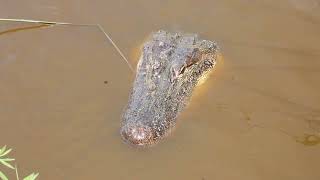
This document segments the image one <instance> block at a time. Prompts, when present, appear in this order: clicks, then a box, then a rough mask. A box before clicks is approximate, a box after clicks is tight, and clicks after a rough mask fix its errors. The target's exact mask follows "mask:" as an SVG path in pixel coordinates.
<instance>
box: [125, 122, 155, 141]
mask: <svg viewBox="0 0 320 180" xmlns="http://www.w3.org/2000/svg"><path fill="white" fill-rule="evenodd" d="M120 133H121V136H122V138H123V139H124V140H125V141H126V142H127V143H129V144H132V145H137V146H145V145H148V144H153V143H154V142H153V141H154V132H153V130H152V128H151V127H149V126H141V125H131V126H123V127H122V128H121V130H120Z"/></svg>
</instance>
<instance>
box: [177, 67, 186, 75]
mask: <svg viewBox="0 0 320 180" xmlns="http://www.w3.org/2000/svg"><path fill="white" fill-rule="evenodd" d="M185 70H186V66H182V67H181V69H180V71H179V75H180V74H183V73H184V71H185Z"/></svg>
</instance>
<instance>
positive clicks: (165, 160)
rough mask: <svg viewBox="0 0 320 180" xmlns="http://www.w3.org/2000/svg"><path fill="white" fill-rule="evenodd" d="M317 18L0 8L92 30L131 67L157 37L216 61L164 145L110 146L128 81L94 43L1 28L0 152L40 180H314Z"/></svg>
mask: <svg viewBox="0 0 320 180" xmlns="http://www.w3.org/2000/svg"><path fill="white" fill-rule="evenodd" d="M319 6H320V2H319V1H316V0H306V1H298V0H281V1H266V0H261V1H240V0H238V1H236V0H230V1H225V0H216V1H207V0H206V1H205V0H203V1H191V0H188V1H182V0H180V1H168V0H165V1H160V0H157V1H147V0H136V1H123V0H121V1H106V0H105V1H102V0H99V1H95V2H93V1H75V0H71V1H48V0H41V1H40V0H35V1H32V2H29V1H9V0H4V1H3V2H1V6H0V18H26V19H40V20H52V21H67V22H73V23H100V24H101V25H102V26H103V27H104V28H105V29H106V31H107V32H108V33H109V34H110V35H111V36H112V38H113V39H114V41H115V42H116V43H117V44H118V46H119V47H120V48H121V50H122V51H123V52H124V54H125V55H126V56H127V57H128V58H129V59H130V63H132V64H133V65H135V64H136V62H137V58H138V50H137V47H138V46H140V45H141V44H142V43H143V40H144V39H145V37H146V36H148V35H149V33H150V32H152V31H155V30H158V29H160V28H162V29H166V30H178V31H186V32H197V33H199V34H200V35H201V37H203V38H205V39H210V40H216V41H217V42H218V43H219V44H220V46H221V49H222V55H223V56H222V58H221V59H220V60H219V61H218V63H217V66H216V69H215V70H214V72H212V73H211V74H210V77H209V78H207V80H206V82H205V83H204V84H203V85H201V86H199V87H198V89H197V91H196V92H195V94H194V96H193V97H192V100H191V104H190V105H189V106H188V108H187V109H186V110H185V111H184V113H183V114H181V116H180V118H179V123H178V125H177V128H176V130H175V131H174V133H173V134H172V135H171V136H170V137H168V138H167V139H165V140H164V141H163V142H161V143H160V144H158V145H157V146H155V147H152V148H149V149H136V148H132V147H130V146H128V145H126V144H124V143H123V142H122V140H121V138H120V135H119V126H120V116H121V113H122V112H123V108H124V107H125V105H126V103H127V100H128V94H129V91H130V88H131V85H132V81H133V79H134V74H133V73H132V72H131V71H130V69H129V68H128V66H127V65H126V63H125V62H124V61H123V59H121V57H120V56H119V54H117V52H116V51H115V50H114V48H113V47H112V45H111V44H110V43H109V42H107V41H106V39H105V37H104V36H103V34H102V33H101V32H99V31H98V30H97V29H95V28H91V27H66V26H54V27H33V28H30V26H34V24H33V25H32V24H26V23H1V25H0V30H1V31H0V124H1V135H0V146H2V145H5V144H6V145H8V146H9V147H11V148H13V153H12V154H11V156H12V157H14V158H16V162H17V164H18V166H19V167H20V168H19V169H20V174H21V176H22V175H27V174H28V173H31V172H33V171H35V172H39V173H40V177H39V179H68V180H70V179H122V180H147V179H153V180H156V179H159V180H160V179H174V180H176V179H184V180H210V179H224V180H228V179H230V180H231V179H245V180H250V179H252V180H257V179H261V180H267V179H273V180H277V179H279V180H284V179H288V180H301V179H305V180H319V179H320V171H319V166H320V140H319V139H320V137H319V136H320V83H319V82H320V46H319V42H320V33H319V32H320V7H319ZM0 170H3V171H5V172H8V175H12V176H13V174H12V173H11V172H9V171H7V170H4V169H3V167H2V166H1V167H0Z"/></svg>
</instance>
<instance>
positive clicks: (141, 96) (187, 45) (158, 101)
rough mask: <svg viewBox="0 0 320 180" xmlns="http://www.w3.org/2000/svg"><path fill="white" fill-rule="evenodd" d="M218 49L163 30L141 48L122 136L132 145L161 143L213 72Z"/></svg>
mask: <svg viewBox="0 0 320 180" xmlns="http://www.w3.org/2000/svg"><path fill="white" fill-rule="evenodd" d="M218 51H219V48H218V46H217V44H216V43H215V42H213V41H208V40H202V39H200V38H199V37H198V35H196V34H189V33H181V32H167V31H163V30H160V31H158V32H154V33H152V34H151V36H150V37H149V39H148V40H147V41H146V42H145V43H144V45H143V47H142V53H141V56H140V59H139V62H138V64H137V72H136V76H135V80H134V84H133V88H132V91H131V94H130V97H129V101H128V104H127V106H126V108H125V110H124V113H123V115H122V122H121V128H120V134H121V136H122V138H123V139H124V141H125V142H127V143H128V144H131V145H135V146H140V147H146V146H151V145H154V144H156V143H158V142H159V141H160V140H161V139H163V138H164V137H166V136H167V135H168V134H170V132H172V129H173V128H174V127H175V125H176V121H177V117H178V115H179V113H180V112H182V111H183V110H184V109H185V107H186V105H187V104H188V103H189V101H190V97H191V95H192V93H193V91H194V89H195V87H196V86H197V84H198V83H199V80H200V79H201V78H202V77H203V76H205V75H206V74H207V73H208V72H209V71H211V70H212V69H213V67H214V66H215V64H216V61H217V57H218Z"/></svg>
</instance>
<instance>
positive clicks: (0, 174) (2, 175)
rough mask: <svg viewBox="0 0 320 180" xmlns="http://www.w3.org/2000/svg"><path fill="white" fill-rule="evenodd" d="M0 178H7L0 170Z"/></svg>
mask: <svg viewBox="0 0 320 180" xmlns="http://www.w3.org/2000/svg"><path fill="white" fill-rule="evenodd" d="M0 178H1V180H8V178H7V176H6V175H4V174H3V173H2V172H1V171H0Z"/></svg>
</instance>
